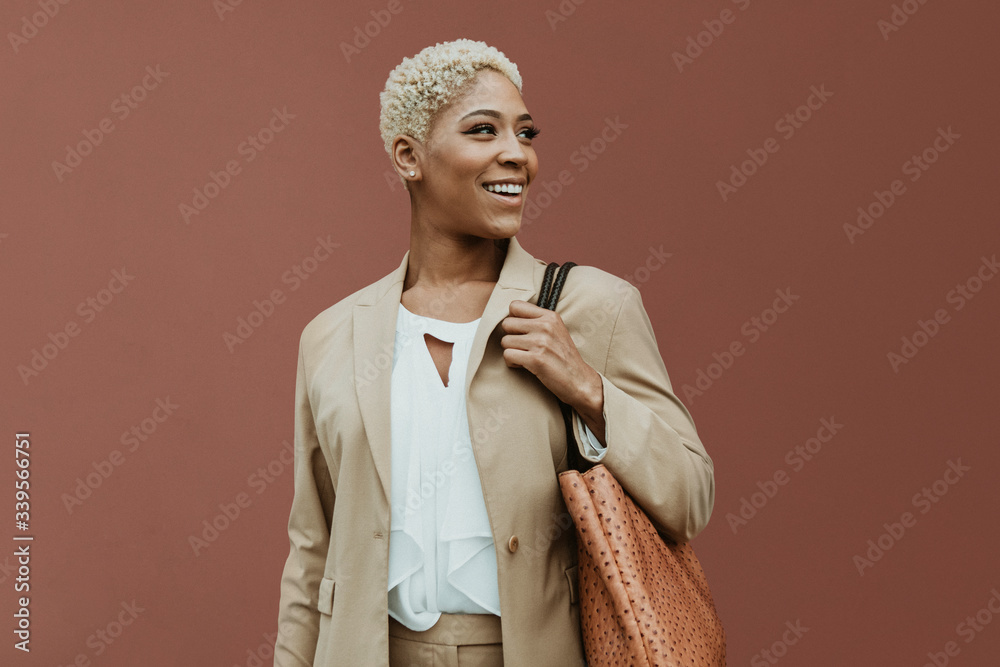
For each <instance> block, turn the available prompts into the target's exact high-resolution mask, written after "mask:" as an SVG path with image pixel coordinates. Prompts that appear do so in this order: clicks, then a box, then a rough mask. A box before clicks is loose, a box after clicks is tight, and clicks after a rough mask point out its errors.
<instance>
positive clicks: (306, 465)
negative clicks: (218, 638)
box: [274, 339, 335, 667]
mask: <svg viewBox="0 0 1000 667" xmlns="http://www.w3.org/2000/svg"><path fill="white" fill-rule="evenodd" d="M302 348H303V345H302V341H301V339H300V341H299V362H298V370H297V372H296V379H295V447H294V452H295V453H294V462H293V468H294V487H295V488H294V495H293V496H292V507H291V512H290V515H289V519H288V542H289V546H290V549H289V553H288V559H287V560H286V561H285V567H284V570H283V571H282V574H281V598H280V603H279V609H278V638H277V641H276V642H275V646H274V667H311V665H312V664H313V659H314V657H315V653H316V643H317V639H318V636H319V619H320V613H319V611H318V605H317V603H318V596H319V584H320V581H321V580H322V578H323V573H324V569H325V563H326V556H327V553H328V551H329V546H330V523H331V519H332V517H333V506H334V499H335V496H334V489H333V483H332V481H331V479H330V469H329V466H327V463H326V459H325V457H324V456H323V452H322V450H321V449H320V445H319V440H318V438H317V437H316V424H315V421H314V419H313V411H312V406H311V405H310V403H309V392H308V381H307V377H306V367H305V362H304V355H303V349H302Z"/></svg>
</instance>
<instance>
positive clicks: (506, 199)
mask: <svg viewBox="0 0 1000 667" xmlns="http://www.w3.org/2000/svg"><path fill="white" fill-rule="evenodd" d="M481 187H482V189H483V190H486V193H487V194H489V195H490V196H491V197H493V198H494V199H496V200H497V201H500V202H503V203H504V204H507V205H508V206H516V205H519V204H520V203H521V197H522V195H523V193H524V188H525V186H523V185H522V186H520V187H519V188H518V189H519V190H520V192H504V191H503V189H506V188H511V189H512V190H513V189H514V188H513V186H509V185H508V186H504V188H502V189H501V187H500V186H499V185H497V186H491V187H494V189H493V190H492V191H491V190H489V189H487V187H486V185H485V184H483V185H482V186H481Z"/></svg>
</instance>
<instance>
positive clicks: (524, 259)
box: [354, 237, 545, 502]
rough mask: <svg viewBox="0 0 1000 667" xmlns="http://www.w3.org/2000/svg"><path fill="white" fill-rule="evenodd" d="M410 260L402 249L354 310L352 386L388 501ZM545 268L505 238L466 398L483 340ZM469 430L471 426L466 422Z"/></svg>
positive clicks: (529, 292) (526, 296) (530, 293)
mask: <svg viewBox="0 0 1000 667" xmlns="http://www.w3.org/2000/svg"><path fill="white" fill-rule="evenodd" d="M409 259H410V251H409V250H407V251H406V253H405V254H404V255H403V260H402V262H400V264H399V267H397V268H396V270H395V271H393V272H392V273H390V274H388V275H387V276H385V277H383V278H382V279H380V280H379V281H378V282H376V283H375V284H373V285H372V286H371V287H370V288H369V289H367V290H365V292H364V294H363V295H361V296H360V297H359V298H358V302H357V303H356V304H355V306H354V378H355V383H354V387H355V391H356V393H357V397H358V405H359V406H360V409H361V418H362V421H363V423H364V426H365V433H366V434H367V436H368V445H369V447H370V448H371V452H372V459H373V460H374V461H375V469H376V470H377V471H378V476H379V479H380V480H381V482H382V490H383V492H384V493H385V498H386V501H387V502H389V501H390V500H391V498H392V495H391V488H392V487H391V486H390V484H391V481H390V472H391V470H392V459H391V455H392V443H391V433H392V428H391V421H390V420H391V412H390V395H389V394H390V389H391V387H392V383H391V381H392V360H393V356H394V353H395V349H394V348H395V340H396V318H397V316H398V314H399V302H400V299H401V297H402V294H403V281H404V280H405V278H406V269H407V265H408V262H409ZM544 270H545V266H544V264H541V263H539V262H537V261H536V260H535V258H534V257H532V256H531V255H530V254H528V252H527V251H525V250H524V249H523V248H522V247H521V244H520V243H518V241H517V238H515V237H511V238H510V244H509V246H508V248H507V257H506V259H505V260H504V264H503V268H502V269H501V270H500V277H499V278H498V279H497V284H496V286H495V287H494V288H493V292H492V293H491V294H490V299H489V301H488V302H487V303H486V309H485V310H484V311H483V315H482V320H481V321H480V323H479V326H478V327H477V328H476V334H475V336H474V337H473V339H472V350H471V352H470V355H469V365H468V370H467V372H466V377H465V388H464V391H465V396H466V400H468V397H469V387H470V386H471V384H472V382H473V380H474V377H475V374H476V371H477V370H478V368H479V365H480V362H481V361H482V357H483V352H484V350H485V349H486V342H487V340H488V339H489V337H490V335H491V334H492V333H493V330H494V329H496V328H497V326H498V325H499V324H500V321H501V320H503V318H505V317H507V315H509V314H510V302H511V301H516V300H518V299H520V300H523V301H531V300H532V298H533V297H534V296H536V294H537V290H536V288H535V284H536V282H539V283H540V282H541V277H540V274H541V273H542V272H544ZM536 277H537V279H536ZM472 426H474V425H473V424H470V427H472Z"/></svg>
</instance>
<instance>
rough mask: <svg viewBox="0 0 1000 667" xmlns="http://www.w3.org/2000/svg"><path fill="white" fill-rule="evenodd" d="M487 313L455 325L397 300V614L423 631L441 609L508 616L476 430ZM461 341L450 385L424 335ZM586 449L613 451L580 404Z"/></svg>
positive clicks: (392, 610) (392, 561) (392, 609)
mask: <svg viewBox="0 0 1000 667" xmlns="http://www.w3.org/2000/svg"><path fill="white" fill-rule="evenodd" d="M481 319H482V318H479V319H476V320H473V321H471V322H448V321H445V320H438V319H434V318H430V317H424V316H422V315H417V314H415V313H411V312H410V311H409V310H407V309H406V308H405V307H404V306H403V304H402V303H401V304H400V305H399V311H398V315H397V318H396V344H395V352H394V354H393V359H392V389H391V392H392V393H391V401H390V403H391V421H392V424H391V429H392V430H391V434H392V435H391V437H392V477H391V487H392V489H391V492H392V493H391V494H392V499H391V501H392V515H391V524H390V533H389V591H388V595H389V615H390V616H392V617H393V618H395V619H396V620H397V621H399V622H400V623H402V624H403V625H405V626H406V627H408V628H410V629H412V630H416V631H422V630H427V629H429V628H430V627H431V626H433V625H434V624H435V623H436V622H437V620H438V618H439V617H440V615H441V613H442V612H445V613H452V614H459V613H466V614H496V615H497V616H499V615H500V594H499V588H498V585H497V562H496V551H495V549H494V546H493V532H492V530H491V529H490V522H489V517H488V515H487V514H486V503H485V501H484V500H483V490H482V486H481V484H480V481H479V470H478V468H477V466H476V459H475V456H474V455H473V452H472V441H471V439H470V437H469V420H468V414H467V413H466V404H465V392H464V388H465V377H466V369H467V368H468V362H469V354H470V352H471V349H472V339H473V337H474V336H475V334H476V329H477V328H478V326H479V322H480V320H481ZM425 333H427V334H430V335H431V336H433V337H435V338H437V339H439V340H442V341H447V342H450V343H453V345H452V353H451V366H450V368H449V370H448V374H447V377H448V386H447V387H446V386H445V385H444V384H443V383H442V381H441V376H440V374H439V373H438V371H437V367H436V366H435V365H434V360H433V358H432V357H431V355H430V351H429V350H428V349H427V345H426V343H425V341H424V337H423V335H424V334H425ZM573 416H574V420H575V421H576V426H577V428H578V429H579V431H580V433H584V434H585V439H586V440H588V441H589V442H588V443H585V455H586V458H588V459H590V460H592V461H598V460H600V459H601V458H603V456H604V453H605V451H606V450H605V448H604V447H603V446H602V445H601V444H600V441H599V440H597V437H596V436H594V434H593V433H592V432H591V430H590V429H589V428H588V427H587V426H586V424H585V423H584V422H583V420H582V418H581V417H580V416H579V414H578V413H577V412H576V411H575V410H574V411H573Z"/></svg>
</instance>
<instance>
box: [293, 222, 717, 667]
mask: <svg viewBox="0 0 1000 667" xmlns="http://www.w3.org/2000/svg"><path fill="white" fill-rule="evenodd" d="M408 259H409V252H407V253H406V254H405V255H404V256H403V261H402V262H401V263H400V265H399V267H398V268H397V269H396V270H395V271H393V272H392V273H390V274H389V275H387V276H385V277H383V278H382V279H380V280H378V281H377V282H375V283H373V284H371V285H368V286H367V287H364V288H362V289H360V290H358V291H357V292H355V293H354V294H351V295H350V296H348V297H347V298H345V299H343V300H341V301H340V302H338V303H336V304H335V305H333V306H331V307H330V308H327V309H326V310H324V311H323V312H322V313H320V314H319V315H318V316H316V317H315V318H314V319H313V320H312V321H311V322H310V323H309V324H308V325H306V327H305V329H304V330H303V332H302V336H301V339H300V342H299V359H298V372H297V381H296V391H295V465H294V468H295V482H294V483H295V495H294V498H293V500H292V507H291V514H290V517H289V520H288V536H289V541H290V544H291V549H290V552H289V554H288V560H287V561H286V564H285V568H284V571H283V573H282V577H281V602H280V609H279V615H278V630H279V632H278V640H277V643H276V645H275V660H274V664H275V666H276V667H292V666H293V665H295V666H300V667H301V666H305V665H316V666H319V667H335V666H336V667H339V666H341V665H344V666H349V667H372V666H374V667H385V666H387V665H388V597H387V584H388V562H389V517H390V506H389V502H390V501H389V499H390V498H391V494H390V488H391V487H390V480H389V473H390V469H391V465H390V451H391V450H390V410H389V390H390V379H391V374H392V354H393V345H394V339H395V325H396V316H397V309H398V307H399V302H400V298H401V295H402V288H403V279H404V277H405V275H406V268H407V261H408ZM545 265H546V263H545V262H543V261H542V260H539V259H535V258H534V257H532V256H531V255H530V254H528V253H527V252H526V251H525V250H524V249H523V248H522V247H521V245H520V244H519V243H518V241H517V239H516V238H512V239H511V240H510V244H509V247H508V250H507V257H506V259H505V262H504V265H503V269H502V270H501V272H500V277H499V279H498V280H497V284H496V286H495V288H494V290H493V293H492V294H491V295H490V299H489V302H488V303H487V304H486V309H485V311H484V312H483V316H482V321H481V322H480V324H479V327H478V329H477V330H476V334H475V338H474V339H473V343H472V351H471V354H470V358H469V364H468V372H467V375H466V380H465V391H466V403H467V408H468V417H469V431H470V436H471V438H472V446H473V451H474V453H475V457H476V464H477V466H478V468H479V473H480V477H481V481H482V488H483V497H484V499H485V501H486V508H487V512H488V514H489V519H490V525H491V527H492V530H493V540H494V543H495V546H496V555H497V576H498V582H499V589H500V612H501V620H502V625H503V652H504V662H505V664H506V665H507V666H508V667H522V666H523V667H559V666H563V665H566V666H569V665H574V666H575V665H582V664H583V655H582V645H581V640H580V631H579V605H578V601H577V599H576V583H577V582H576V547H575V536H574V531H573V527H572V522H571V521H570V519H569V516H568V515H567V513H566V507H565V505H564V504H563V501H562V495H561V494H560V491H559V485H558V482H557V479H556V475H557V474H558V473H559V472H560V471H562V470H565V469H566V444H567V443H566V432H565V426H564V422H563V420H562V415H561V413H560V411H559V406H558V402H557V399H556V397H555V396H554V395H553V394H552V393H551V392H550V391H549V390H548V389H547V388H546V387H545V386H544V385H543V384H542V383H541V382H540V381H539V380H538V379H537V378H536V377H535V376H534V375H533V374H532V373H531V372H529V371H527V370H526V369H523V368H509V367H508V366H507V365H506V364H505V363H504V360H503V354H502V351H503V348H502V347H501V345H500V338H501V337H502V336H503V335H504V332H503V330H502V329H501V328H500V326H499V323H500V321H501V320H502V319H503V318H504V317H506V316H508V315H509V306H510V302H511V301H514V300H517V299H521V300H524V301H529V302H531V303H535V302H536V301H537V297H538V292H539V290H540V287H541V282H542V276H543V274H544V272H545ZM557 310H558V312H559V314H560V316H561V317H562V319H563V321H564V322H565V323H566V326H567V327H568V328H569V331H570V332H571V334H572V335H573V339H574V341H575V342H576V344H577V347H578V348H579V350H580V354H581V356H582V357H583V359H584V361H586V362H587V363H588V364H590V365H591V366H592V367H593V368H594V369H595V370H596V371H598V372H599V373H600V374H601V376H602V383H603V386H604V418H605V421H606V426H607V428H606V441H607V445H608V450H607V454H606V456H605V458H604V461H603V462H604V463H605V465H606V466H607V467H608V469H609V470H611V471H612V472H613V473H614V474H615V475H616V476H617V478H618V480H619V481H620V482H621V483H622V485H623V486H624V487H625V489H626V490H627V491H628V492H629V493H631V495H632V497H633V498H634V499H635V500H636V502H638V503H639V505H640V506H641V507H643V508H644V509H645V510H646V511H647V513H648V514H649V516H650V518H651V519H652V520H653V522H654V523H656V524H657V526H658V527H659V528H660V529H662V530H664V531H665V532H667V533H669V534H671V535H673V536H675V537H677V538H679V539H683V540H688V539H691V538H693V537H694V536H695V535H697V534H698V533H699V532H700V531H701V530H702V529H703V528H704V527H705V526H706V524H707V523H708V520H709V517H710V516H711V513H712V506H713V504H714V501H715V479H714V472H713V464H712V459H711V458H710V457H709V456H708V454H707V453H706V451H705V448H704V446H703V445H702V443H701V441H700V439H699V438H698V434H697V432H696V431H695V426H694V423H693V421H692V419H691V415H690V414H689V413H688V411H687V409H686V408H685V407H684V406H683V405H682V404H681V402H680V401H679V400H678V398H677V397H676V396H675V395H674V393H673V391H672V388H671V385H670V380H669V378H668V377H667V371H666V369H665V368H664V365H663V360H662V359H661V357H660V353H659V350H658V348H657V344H656V339H655V337H654V335H653V329H652V326H651V324H650V322H649V318H648V316H647V315H646V311H645V310H644V309H643V306H642V300H641V298H640V295H639V291H638V290H637V289H636V288H635V287H634V286H632V285H631V284H630V283H628V282H626V281H625V280H622V279H621V278H618V277H616V276H614V275H611V274H610V273H607V272H605V271H602V270H601V269H598V268H596V267H592V266H577V267H574V268H573V270H572V271H571V272H570V273H569V277H568V279H567V281H566V284H565V286H564V288H563V292H562V296H561V297H560V300H559V305H558V308H557ZM582 436H583V434H581V433H579V432H577V433H576V434H575V439H576V446H577V447H579V448H580V451H583V450H582V443H583V439H582Z"/></svg>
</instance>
